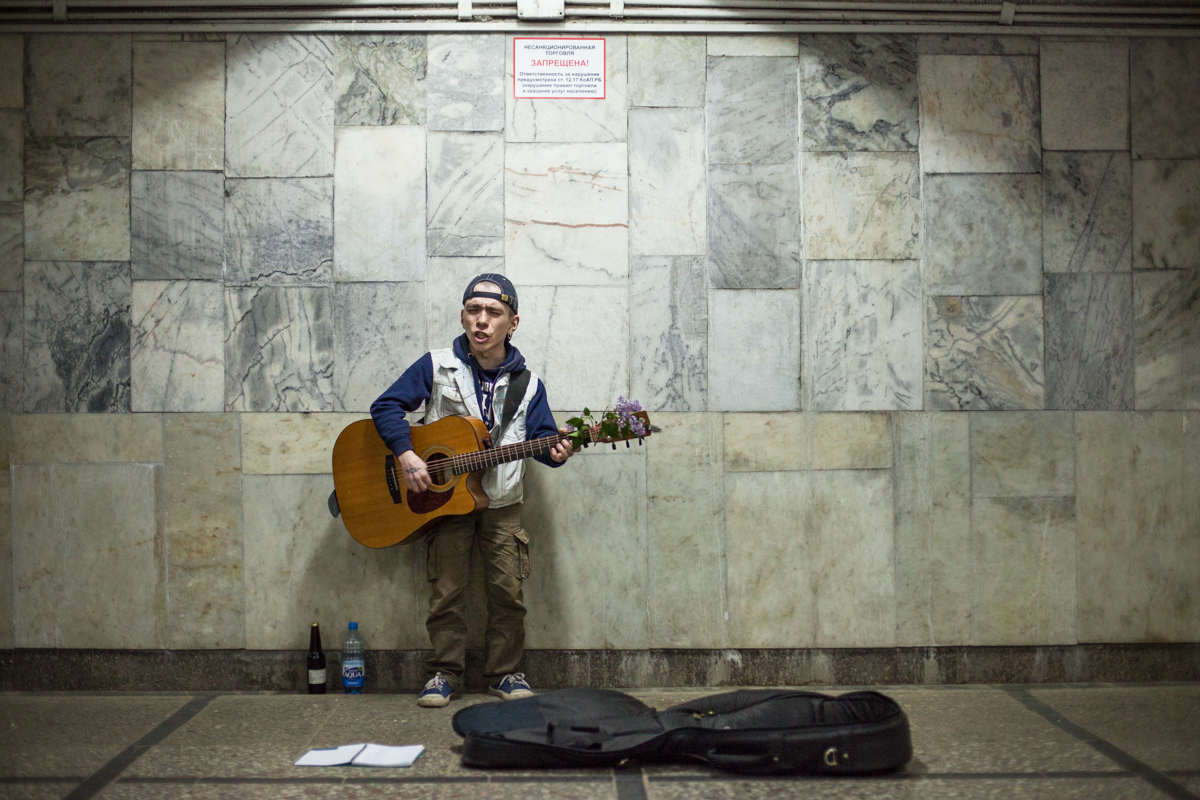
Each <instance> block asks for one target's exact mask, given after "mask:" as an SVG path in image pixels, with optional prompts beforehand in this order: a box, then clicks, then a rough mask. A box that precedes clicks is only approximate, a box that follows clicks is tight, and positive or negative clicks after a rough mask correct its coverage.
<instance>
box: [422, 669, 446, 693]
mask: <svg viewBox="0 0 1200 800" xmlns="http://www.w3.org/2000/svg"><path fill="white" fill-rule="evenodd" d="M445 685H446V679H445V678H443V677H442V673H440V672H435V673H434V674H433V677H432V678H430V679H429V683H427V684H425V691H427V692H428V691H429V690H430V689H433V690H434V691H441V688H442V687H443V686H445Z"/></svg>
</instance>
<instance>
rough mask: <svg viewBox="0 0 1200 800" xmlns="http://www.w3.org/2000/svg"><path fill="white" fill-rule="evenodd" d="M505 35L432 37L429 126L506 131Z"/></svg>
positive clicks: (449, 128) (452, 129) (430, 43)
mask: <svg viewBox="0 0 1200 800" xmlns="http://www.w3.org/2000/svg"><path fill="white" fill-rule="evenodd" d="M505 41H506V39H505V37H504V36H503V35H501V34H481V35H473V34H451V35H433V34H431V35H430V36H429V80H428V96H429V100H428V103H429V117H428V119H429V124H428V127H429V130H431V131H503V130H504V97H505V93H504V90H505V87H506V86H509V85H511V84H506V83H505V80H504V59H505V47H504V43H505Z"/></svg>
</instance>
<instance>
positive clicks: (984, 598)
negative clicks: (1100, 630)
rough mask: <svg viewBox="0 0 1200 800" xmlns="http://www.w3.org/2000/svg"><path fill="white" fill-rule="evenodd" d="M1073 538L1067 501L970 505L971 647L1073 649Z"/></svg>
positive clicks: (991, 500) (980, 500)
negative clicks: (1056, 646) (1058, 646)
mask: <svg viewBox="0 0 1200 800" xmlns="http://www.w3.org/2000/svg"><path fill="white" fill-rule="evenodd" d="M1068 433H1069V430H1068ZM1075 530H1076V525H1075V498H1074V497H976V498H975V499H974V500H973V501H972V502H971V538H972V543H973V545H974V550H975V552H974V556H975V559H974V567H975V568H974V577H973V580H972V582H971V589H972V597H971V644H973V645H1029V644H1034V643H1037V644H1074V643H1075V642H1076V634H1075Z"/></svg>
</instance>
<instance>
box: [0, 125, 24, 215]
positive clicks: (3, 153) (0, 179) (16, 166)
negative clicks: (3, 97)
mask: <svg viewBox="0 0 1200 800" xmlns="http://www.w3.org/2000/svg"><path fill="white" fill-rule="evenodd" d="M24 162H25V114H24V113H23V112H22V111H21V110H20V109H19V108H4V109H0V202H5V203H11V202H13V201H17V200H20V199H21V198H22V197H24V195H25V163H24Z"/></svg>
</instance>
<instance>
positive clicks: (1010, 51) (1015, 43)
mask: <svg viewBox="0 0 1200 800" xmlns="http://www.w3.org/2000/svg"><path fill="white" fill-rule="evenodd" d="M917 52H918V53H920V54H921V55H933V56H953V55H962V56H1021V55H1023V56H1036V55H1037V54H1038V52H1039V42H1038V40H1037V37H1035V36H961V35H957V34H938V33H931V34H925V35H923V36H918V37H917Z"/></svg>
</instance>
